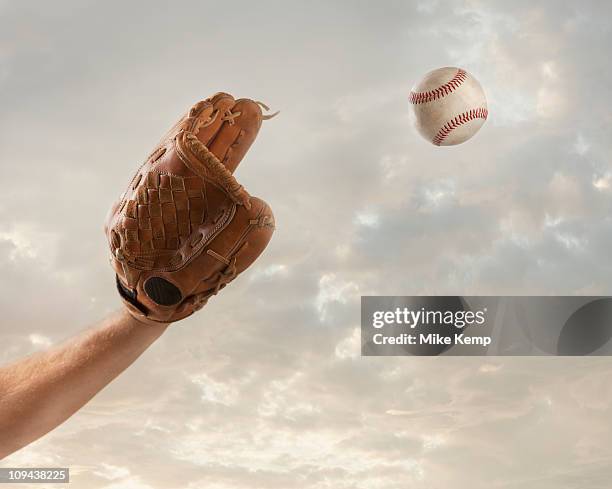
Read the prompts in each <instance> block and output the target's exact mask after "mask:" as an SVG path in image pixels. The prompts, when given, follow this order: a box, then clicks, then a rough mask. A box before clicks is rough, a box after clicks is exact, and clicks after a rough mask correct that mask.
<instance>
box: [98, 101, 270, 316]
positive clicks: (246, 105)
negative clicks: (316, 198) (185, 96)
mask: <svg viewBox="0 0 612 489" xmlns="http://www.w3.org/2000/svg"><path fill="white" fill-rule="evenodd" d="M262 107H263V108H264V109H266V110H268V108H267V107H266V106H265V105H264V104H262V103H261V102H255V101H253V100H249V99H239V100H235V99H234V98H233V97H232V96H231V95H229V94H226V93H217V94H215V95H214V96H212V97H211V98H208V99H206V100H203V101H201V102H198V103H197V104H195V105H194V106H193V107H192V108H191V109H190V110H189V112H188V113H187V114H186V115H185V116H183V117H182V118H181V119H180V120H179V121H178V122H177V123H176V124H175V125H174V127H173V128H172V129H170V131H169V132H168V133H167V134H166V136H165V137H164V138H163V139H162V140H161V142H160V144H159V145H158V146H157V148H156V149H155V150H154V151H153V153H151V155H150V156H149V157H148V158H147V159H146V161H145V162H144V163H143V164H142V166H141V167H140V168H139V169H138V171H137V172H136V174H135V175H134V177H133V178H132V180H131V181H130V184H129V186H128V188H127V190H126V191H125V192H124V194H123V195H122V196H121V198H120V199H119V201H118V202H117V203H116V204H115V205H113V207H112V208H111V210H110V213H109V216H108V218H107V220H106V224H105V233H106V236H107V238H108V242H109V245H110V251H111V264H112V266H113V268H114V270H115V272H116V275H117V288H118V291H119V294H120V295H121V297H122V299H123V301H124V303H125V305H126V307H127V309H128V310H129V311H130V313H131V314H132V315H133V316H134V317H136V318H137V319H138V320H140V321H142V322H145V323H146V322H149V321H150V322H153V323H155V322H161V323H168V322H173V321H177V320H179V319H183V318H185V317H187V316H189V315H190V314H192V313H193V312H194V311H197V310H199V309H201V308H202V307H203V306H204V305H205V304H206V302H207V301H208V299H209V298H210V297H211V296H213V295H215V294H216V293H217V292H219V290H221V289H222V288H223V287H225V286H226V285H227V284H228V283H229V282H231V281H232V280H233V279H234V278H235V277H236V276H237V275H238V274H239V273H241V272H242V271H244V270H245V269H246V268H247V267H248V266H249V265H251V263H253V261H255V259H256V258H257V257H258V256H259V255H260V254H261V252H262V251H263V250H264V248H265V247H266V246H267V244H268V242H269V241H270V239H271V237H272V232H273V230H274V215H273V214H272V210H271V209H270V207H269V206H268V204H266V202H264V201H263V200H261V199H258V198H257V197H251V196H250V195H249V194H248V193H247V191H246V190H245V189H244V187H243V186H242V185H240V184H239V183H238V182H237V181H236V179H235V178H234V176H233V175H232V173H233V172H234V170H235V169H236V167H237V166H238V164H239V163H240V161H241V160H242V158H243V157H244V155H245V154H246V152H247V151H248V149H249V147H250V146H251V144H252V143H253V141H254V140H255V137H256V136H257V133H258V132H259V128H260V127H261V123H262V120H264V119H269V118H270V117H273V116H274V115H276V114H272V115H263V114H262Z"/></svg>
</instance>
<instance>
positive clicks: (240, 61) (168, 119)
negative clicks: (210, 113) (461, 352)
mask: <svg viewBox="0 0 612 489" xmlns="http://www.w3.org/2000/svg"><path fill="white" fill-rule="evenodd" d="M611 18H612V5H610V4H608V3H607V2H588V1H584V2H566V1H548V2H544V1H533V0H531V1H521V0H519V1H514V2H504V1H486V2H485V1H446V2H437V1H412V2H411V1H381V2H366V1H312V2H288V1H267V0H263V1H261V2H246V1H235V2H231V4H227V2H208V1H198V2H195V1H189V0H185V1H183V2H180V3H174V4H173V3H170V2H167V3H166V2H157V1H150V2H118V1H108V2H93V1H87V0H85V1H78V2H76V1H58V2H32V1H20V2H9V1H6V0H0V169H1V170H2V173H3V176H4V177H3V180H2V183H3V186H2V187H3V191H2V194H1V196H0V276H1V277H2V278H1V279H0V310H1V311H2V319H1V320H0V344H1V345H2V348H0V364H2V363H5V362H8V361H12V360H16V359H18V358H20V357H22V356H24V355H27V354H29V353H31V352H34V351H38V350H42V349H45V348H48V347H49V346H51V345H53V344H57V343H59V342H61V341H63V340H65V339H67V338H69V337H71V336H73V335H75V334H77V333H78V332H80V331H82V330H84V329H86V328H87V327H89V326H91V325H93V324H95V323H96V322H97V321H99V320H100V319H102V318H103V317H104V316H105V315H107V314H108V313H110V312H111V311H113V310H116V309H117V308H119V307H120V302H119V299H118V297H117V294H116V290H115V287H114V277H113V273H112V271H111V268H110V266H109V264H108V248H107V243H106V241H105V237H104V235H103V232H102V226H103V222H104V218H105V215H106V212H107V210H108V208H109V206H110V204H111V202H112V201H113V200H114V199H116V198H117V196H118V195H119V194H120V193H121V192H122V191H123V189H124V187H125V185H126V182H127V180H128V178H129V177H130V176H131V175H132V173H133V172H134V170H135V169H136V167H137V165H138V164H139V163H140V162H141V161H142V160H143V159H144V158H145V157H146V156H147V155H148V153H149V152H150V150H151V149H152V148H153V146H154V145H155V144H156V143H157V141H158V140H159V137H160V136H161V135H162V134H164V133H165V131H166V130H167V129H168V128H169V127H170V126H171V125H172V124H173V123H174V122H175V120H176V119H177V118H178V117H179V116H180V115H181V114H182V113H183V112H184V111H185V110H186V109H187V108H188V107H190V106H191V105H192V104H193V103H194V102H195V101H197V100H200V99H203V98H206V97H207V96H209V95H211V94H213V93H215V92H217V91H227V92H230V93H232V94H234V95H235V96H237V97H250V98H254V99H256V100H262V101H264V102H266V103H267V104H268V105H270V107H271V108H272V110H280V111H281V113H280V115H279V116H278V117H276V118H274V119H273V120H270V121H266V122H265V123H264V125H263V127H262V129H261V131H260V134H259V136H258V139H257V141H256V142H255V144H254V145H253V147H252V148H251V150H250V151H249V154H248V155H247V157H246V158H245V160H244V161H243V163H242V164H241V166H240V167H239V169H238V171H237V173H236V176H237V178H239V180H240V181H241V183H243V184H244V185H245V187H246V188H247V189H248V190H249V192H250V193H251V194H253V195H257V196H259V197H262V198H264V199H265V200H266V201H268V202H269V203H270V205H271V206H272V208H273V210H274V213H275V216H276V220H277V230H276V233H275V235H274V237H273V240H272V242H271V244H270V245H269V247H268V249H267V250H266V252H265V254H264V255H263V256H262V257H261V258H260V259H259V260H258V261H257V262H256V263H255V264H254V265H253V266H252V267H251V268H250V269H249V270H248V271H247V272H245V273H244V274H242V275H241V276H240V277H239V278H238V279H237V280H236V281H235V282H234V283H232V284H231V285H230V286H229V287H227V289H225V290H224V291H223V292H222V293H221V294H219V295H218V296H216V297H215V298H214V299H213V300H211V302H210V303H209V304H208V305H207V306H206V308H205V309H204V310H203V311H201V312H199V313H198V314H196V315H194V316H192V317H190V318H188V319H186V320H184V321H181V322H180V323H176V324H175V325H173V326H171V327H170V328H169V330H168V331H167V332H166V333H165V334H164V336H162V338H160V340H159V341H158V342H157V343H155V344H154V345H153V346H152V347H151V349H150V350H148V351H147V352H146V353H145V354H144V355H143V356H142V357H141V358H140V359H139V360H138V361H137V362H136V363H135V364H134V365H133V366H132V367H131V368H130V369H128V370H127V371H126V372H125V373H124V374H123V375H122V376H121V377H119V378H118V379H117V380H116V381H115V382H114V383H112V384H111V385H109V386H108V387H107V388H106V389H104V390H103V391H102V392H101V393H100V394H99V395H98V396H97V397H96V398H95V399H93V400H92V401H91V402H90V403H89V404H88V405H87V406H85V407H84V408H83V409H82V410H81V411H80V412H79V413H77V414H76V415H75V416H73V417H72V418H71V419H70V420H69V421H67V422H66V423H65V424H63V425H62V426H61V427H59V428H58V429H56V430H54V431H53V432H52V433H50V434H48V435H47V436H45V437H43V438H42V439H40V440H39V441H37V442H35V443H33V444H32V445H30V446H28V447H27V448H25V449H23V450H21V451H19V452H17V453H15V454H13V455H11V456H9V457H8V458H6V459H5V460H3V462H2V465H3V466H32V465H38V466H67V467H70V468H71V477H72V481H73V483H72V485H73V486H74V487H78V488H79V489H81V488H82V489H117V488H121V489H161V488H167V489H200V488H204V487H205V488H207V489H242V488H245V489H246V488H249V489H254V488H266V489H273V488H276V487H278V488H283V489H290V488H300V489H327V488H333V489H378V488H381V489H382V488H384V489H396V488H416V489H418V488H428V489H438V488H440V489H442V488H445V489H446V488H450V487H452V488H458V489H468V488H469V489H481V488H487V489H490V488H499V489H515V488H521V489H522V488H526V487H528V488H537V489H552V488H555V489H558V488H580V489H584V488H589V489H597V488H607V487H609V480H610V479H611V478H612V446H611V445H610V442H609V440H610V437H611V436H612V429H611V421H610V420H611V419H612V383H610V381H609V378H610V375H611V374H612V360H610V359H607V358H605V357H602V358H575V359H569V358H537V357H533V358H523V357H517V358H491V357H482V358H478V357H470V358H408V357H383V358H365V357H364V358H362V357H361V356H360V352H359V346H360V341H359V329H358V328H359V301H360V296H362V295H416V294H432V295H433V294H450V295H453V294H457V295H478V294H481V295H503V294H508V295H532V294H533V295H548V294H560V295H580V294H587V295H609V294H611V292H612V278H611V277H612V275H611V273H612V265H611V263H610V260H609V259H608V256H609V250H610V248H611V247H612V219H611V218H610V209H611V206H612V169H611V167H610V156H609V155H610V154H611V149H612V148H611V146H612V142H611V141H612V138H610V126H611V122H612V115H611V112H610V110H609V107H610V103H611V99H612V93H611V90H610V86H612V65H611V63H610V61H609V46H610V45H611V44H612V21H611V20H610V19H611ZM441 66H459V67H462V68H464V69H466V70H468V71H469V72H470V73H472V74H473V75H474V76H475V77H476V78H477V79H478V80H479V81H480V83H481V84H482V86H483V88H484V90H485V92H486V95H487V99H488V104H489V119H488V121H487V122H486V124H485V125H484V126H483V128H482V129H481V130H480V132H479V133H478V134H477V135H476V136H475V137H474V138H473V139H471V140H470V141H468V142H467V143H465V144H463V145H460V146H455V147H447V148H438V147H434V146H432V145H430V144H428V143H427V142H425V141H424V140H423V139H421V138H420V136H419V135H418V134H417V132H416V130H415V129H414V128H413V124H412V122H413V121H412V116H411V112H410V106H409V104H408V94H409V91H410V88H411V87H412V86H413V85H414V84H415V83H416V82H417V81H418V80H419V79H420V77H422V76H423V74H425V73H426V72H428V71H429V70H431V69H434V68H438V67H441ZM21 487H24V489H25V488H26V487H27V485H22V486H21ZM32 487H37V486H32ZM49 487H52V486H49ZM57 487H62V486H59V485H58V486H57Z"/></svg>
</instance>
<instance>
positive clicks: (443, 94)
mask: <svg viewBox="0 0 612 489" xmlns="http://www.w3.org/2000/svg"><path fill="white" fill-rule="evenodd" d="M410 104H411V105H412V109H413V110H414V115H415V124H416V128H417V130H418V131H419V133H420V134H421V136H423V137H424V138H425V139H426V140H427V141H429V142H430V143H432V144H435V145H436V146H453V145H455V144H461V143H463V142H464V141H467V140H468V139H470V138H471V137H472V136H473V135H474V134H476V133H477V132H478V130H479V129H480V128H481V127H482V125H483V124H484V121H485V120H486V119H487V115H488V110H487V98H486V97H485V94H484V91H483V89H482V87H481V86H480V83H478V80H476V79H475V78H474V77H473V76H472V75H470V74H469V73H468V72H467V71H465V70H464V69H461V68H453V67H446V68H438V69H437V70H433V71H430V72H429V73H427V74H426V75H425V76H424V77H423V79H422V80H421V81H420V82H419V83H417V84H416V85H415V86H414V88H413V89H412V91H411V92H410Z"/></svg>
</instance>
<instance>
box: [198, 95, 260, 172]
mask: <svg viewBox="0 0 612 489" xmlns="http://www.w3.org/2000/svg"><path fill="white" fill-rule="evenodd" d="M227 102H228V101H227V100H226V99H222V100H220V101H219V104H218V105H219V109H220V112H219V113H218V114H217V119H219V121H215V123H216V122H220V124H219V126H218V129H217V130H216V131H215V132H214V133H213V134H212V135H211V136H209V133H210V132H212V131H207V130H208V129H209V128H211V127H213V125H214V124H213V125H211V126H209V127H206V128H204V129H203V130H202V131H201V133H204V137H207V138H208V141H207V142H205V143H204V144H206V146H207V147H208V148H209V149H210V151H212V152H213V153H214V154H215V156H217V158H219V160H220V161H221V162H222V163H223V164H224V165H225V167H226V168H227V169H228V170H229V171H230V172H232V173H233V172H234V170H236V168H237V167H238V165H239V164H240V162H241V161H242V158H244V155H245V154H246V152H247V151H248V150H249V148H250V147H251V145H252V144H253V141H255V138H256V137H257V133H258V132H259V128H260V127H261V122H262V112H261V107H260V106H259V105H258V104H257V103H255V102H254V101H253V100H250V99H239V100H236V101H235V104H233V105H232V107H226V106H225V104H226V103H227ZM221 109H223V110H221ZM205 131H206V132H205ZM198 139H200V140H202V139H201V138H200V134H198ZM202 142H204V141H202Z"/></svg>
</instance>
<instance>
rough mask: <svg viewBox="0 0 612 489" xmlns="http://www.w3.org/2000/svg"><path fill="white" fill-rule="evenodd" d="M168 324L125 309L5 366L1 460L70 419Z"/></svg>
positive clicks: (0, 378) (0, 394)
mask: <svg viewBox="0 0 612 489" xmlns="http://www.w3.org/2000/svg"><path fill="white" fill-rule="evenodd" d="M166 327H167V325H166V324H160V325H145V324H142V323H139V322H138V321H136V320H135V319H133V318H132V317H131V316H130V315H129V314H127V313H126V312H125V311H121V312H118V313H115V314H113V315H112V316H110V317H108V318H107V319H105V320H104V321H102V322H101V323H100V324H99V325H97V326H95V327H94V328H93V329H91V330H89V331H87V332H85V333H83V334H82V335H80V336H78V337H76V338H73V339H70V340H69V341H67V342H65V343H63V344H61V345H59V346H57V347H55V348H53V349H51V350H49V351H47V352H42V353H38V354H35V355H32V356H31V357H28V358H26V359H24V360H21V361H19V362H16V363H14V364H11V365H8V366H6V367H3V368H0V459H1V458H3V457H5V456H7V455H8V454H10V453H12V452H14V451H15V450H18V449H19V448H22V447H23V446H25V445H27V444H28V443H31V442H32V441H34V440H36V439H37V438H39V437H41V436H42V435H44V434H45V433H47V432H49V431H50V430H52V429H53V428H55V427H56V426H58V425H59V424H61V423H62V422H64V421H65V420H66V419H68V418H69V417H70V416H71V415H72V414H74V413H75V412H76V411H77V410H79V409H80V408H81V407H82V406H83V405H84V404H86V403H87V402H88V401H89V400H90V399H91V398H92V397H93V396H95V395H96V393H98V392H99V391H100V390H101V389H102V388H104V387H105V386H106V385H107V384H108V383H109V382H111V381H112V380H113V379H114V378H115V377H117V376H118V375H119V374H120V373H121V372H123V371H124V370H125V369H126V368H127V367H129V366H130V365H131V364H132V363H133V362H134V361H135V360H136V359H137V358H138V357H139V356H140V355H141V354H142V353H143V352H144V351H145V350H146V349H147V348H148V347H149V346H150V345H151V344H152V343H153V342H154V341H155V340H156V339H157V338H158V337H159V336H160V335H161V334H162V333H163V332H164V331H165V329H166Z"/></svg>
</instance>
